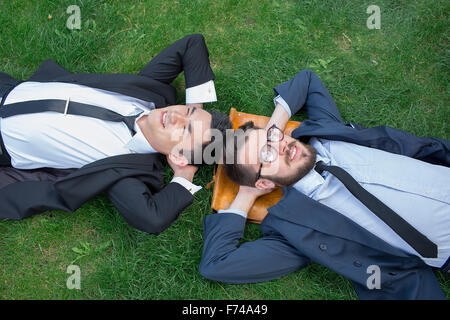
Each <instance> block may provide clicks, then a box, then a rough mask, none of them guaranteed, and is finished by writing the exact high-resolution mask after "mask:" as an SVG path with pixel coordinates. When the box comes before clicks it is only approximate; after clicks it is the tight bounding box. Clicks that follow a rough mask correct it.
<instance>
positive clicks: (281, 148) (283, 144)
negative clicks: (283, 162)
mask: <svg viewBox="0 0 450 320" xmlns="http://www.w3.org/2000/svg"><path fill="white" fill-rule="evenodd" d="M275 147H276V148H277V149H278V154H279V155H280V156H283V155H285V154H286V152H288V150H289V148H288V141H287V140H286V139H285V138H283V140H281V141H278V142H277V143H276V145H275Z"/></svg>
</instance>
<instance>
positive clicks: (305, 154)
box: [237, 129, 316, 189]
mask: <svg viewBox="0 0 450 320" xmlns="http://www.w3.org/2000/svg"><path fill="white" fill-rule="evenodd" d="M266 143H267V131H266V130H264V129H253V130H251V131H250V132H249V134H248V139H247V141H246V142H245V144H244V146H243V147H242V148H241V149H239V151H238V155H237V161H238V164H239V163H240V164H244V165H245V168H246V170H250V171H251V172H254V177H255V179H256V178H257V176H258V172H259V170H260V168H261V174H260V177H259V179H258V180H256V181H255V184H254V186H256V187H257V188H260V189H264V188H272V187H274V186H288V185H293V184H294V183H296V182H297V181H298V180H300V179H301V178H303V177H304V176H305V175H306V174H307V173H308V172H309V171H310V170H311V169H312V168H313V167H314V164H315V159H316V151H315V149H314V148H313V147H312V146H310V145H307V144H304V143H301V142H300V141H298V140H297V139H294V138H292V137H290V136H288V135H284V137H283V139H282V140H281V141H278V142H269V145H270V149H271V152H273V153H274V157H273V159H274V160H273V161H272V162H270V163H262V162H261V150H265V149H266V148H264V146H265V145H266ZM263 152H264V151H263ZM261 163H262V167H261Z"/></svg>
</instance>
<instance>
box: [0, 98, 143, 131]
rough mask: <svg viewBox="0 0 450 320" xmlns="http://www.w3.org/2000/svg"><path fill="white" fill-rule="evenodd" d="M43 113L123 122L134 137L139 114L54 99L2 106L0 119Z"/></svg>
mask: <svg viewBox="0 0 450 320" xmlns="http://www.w3.org/2000/svg"><path fill="white" fill-rule="evenodd" d="M45 111H54V112H59V113H64V114H72V115H78V116H85V117H91V118H96V119H101V120H106V121H114V122H123V123H125V124H126V125H127V127H128V129H130V131H131V134H132V135H134V134H135V131H134V122H135V121H136V118H137V117H138V116H139V115H140V113H138V114H136V115H133V116H123V115H121V114H120V113H117V112H114V111H111V110H108V109H105V108H102V107H98V106H93V105H90V104H85V103H80V102H74V101H69V100H68V101H64V100H56V99H48V100H33V101H24V102H17V103H11V104H7V105H3V106H2V107H1V108H0V118H7V117H11V116H15V115H20V114H30V113H39V112H45Z"/></svg>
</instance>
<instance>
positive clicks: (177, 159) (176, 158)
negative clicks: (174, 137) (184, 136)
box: [168, 151, 188, 167]
mask: <svg viewBox="0 0 450 320" xmlns="http://www.w3.org/2000/svg"><path fill="white" fill-rule="evenodd" d="M168 157H169V159H170V161H172V162H173V163H175V164H176V165H177V166H179V167H185V166H187V165H188V159H187V158H186V157H185V156H184V155H183V153H179V152H176V151H175V152H170V153H169V155H168Z"/></svg>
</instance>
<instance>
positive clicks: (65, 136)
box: [0, 80, 217, 193]
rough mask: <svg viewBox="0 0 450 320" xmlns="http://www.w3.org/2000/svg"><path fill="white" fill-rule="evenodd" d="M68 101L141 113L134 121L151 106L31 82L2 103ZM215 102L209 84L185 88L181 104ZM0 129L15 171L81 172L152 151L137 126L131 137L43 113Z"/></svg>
mask: <svg viewBox="0 0 450 320" xmlns="http://www.w3.org/2000/svg"><path fill="white" fill-rule="evenodd" d="M68 98H70V101H76V102H80V103H86V104H90V105H94V106H99V107H102V108H106V109H109V110H112V111H114V112H117V113H120V114H122V115H125V116H130V115H136V114H138V113H140V112H142V114H141V115H140V116H139V118H140V117H141V116H143V115H146V114H148V113H149V112H151V109H152V108H153V106H152V105H151V103H150V102H148V101H144V100H140V99H137V98H134V97H130V96H126V95H122V94H119V93H115V92H111V91H106V90H102V89H96V88H90V87H87V86H83V85H79V84H71V83H61V82H49V83H41V82H32V81H28V82H23V83H21V84H19V85H18V86H17V87H15V88H14V89H13V90H12V91H11V92H10V93H9V95H8V96H7V98H6V100H5V105H8V104H11V103H16V102H22V101H31V100H42V99H61V100H67V99H68ZM216 100H217V98H216V93H215V88H214V82H213V81H212V80H211V81H208V82H206V83H204V84H202V85H199V86H196V87H192V88H187V89H186V103H204V102H212V101H216ZM69 108H70V105H69ZM139 118H138V119H139ZM138 119H137V120H138ZM0 128H1V132H2V137H3V141H4V143H5V147H6V150H7V151H8V153H9V155H10V156H11V164H12V166H13V167H14V168H17V169H35V168H42V167H51V168H60V169H64V168H80V167H82V166H84V165H86V164H88V163H91V162H94V161H96V160H99V159H103V158H106V157H111V156H115V155H120V154H128V153H153V152H157V151H156V150H155V149H154V148H153V147H152V146H151V144H149V142H148V141H147V140H146V138H145V137H144V135H143V133H142V132H141V130H140V128H139V126H138V125H137V123H136V122H135V125H134V129H135V131H136V134H135V135H134V136H132V135H131V133H130V131H129V129H128V127H127V126H126V125H125V124H124V123H123V122H112V121H104V120H100V119H95V118H90V117H84V116H76V115H70V114H69V115H63V114H61V113H57V112H42V113H34V114H24V115H16V116H12V117H8V118H4V119H1V118H0ZM183 180H185V181H183ZM181 181H183V182H181ZM175 182H178V183H180V184H182V185H183V186H185V187H187V189H190V190H192V191H193V193H194V192H195V191H196V190H198V189H199V187H198V186H195V185H193V184H191V183H190V182H189V181H187V180H186V179H183V178H180V179H175Z"/></svg>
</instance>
